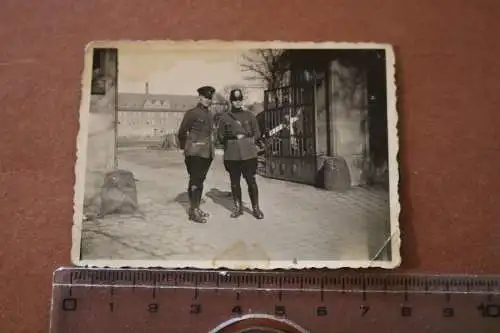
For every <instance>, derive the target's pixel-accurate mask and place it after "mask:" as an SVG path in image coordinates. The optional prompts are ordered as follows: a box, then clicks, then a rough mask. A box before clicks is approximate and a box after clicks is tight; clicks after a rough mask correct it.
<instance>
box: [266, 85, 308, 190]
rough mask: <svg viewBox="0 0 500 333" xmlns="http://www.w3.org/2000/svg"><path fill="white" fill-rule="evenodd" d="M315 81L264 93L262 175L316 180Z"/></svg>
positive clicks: (303, 180) (292, 179) (295, 180)
mask: <svg viewBox="0 0 500 333" xmlns="http://www.w3.org/2000/svg"><path fill="white" fill-rule="evenodd" d="M315 95H316V92H315V84H314V82H303V83H300V84H296V85H290V86H283V87H279V88H277V89H269V90H266V91H265V92H264V122H265V136H266V138H267V140H266V149H265V153H264V158H263V159H264V161H263V162H264V165H263V166H262V167H261V168H260V174H261V175H262V176H264V177H269V178H275V179H281V180H288V181H293V182H298V183H305V184H311V185H314V184H315V183H316V174H317V166H316V164H317V161H316V124H315V123H316V121H315V120H316V119H315V118H316V110H315V105H316V103H315Z"/></svg>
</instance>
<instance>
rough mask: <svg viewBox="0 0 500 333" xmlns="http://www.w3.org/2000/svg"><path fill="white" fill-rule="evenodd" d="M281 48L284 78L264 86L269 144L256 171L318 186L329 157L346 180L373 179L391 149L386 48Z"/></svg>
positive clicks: (353, 182)
mask: <svg viewBox="0 0 500 333" xmlns="http://www.w3.org/2000/svg"><path fill="white" fill-rule="evenodd" d="M285 54H286V61H287V62H288V63H289V75H288V79H287V80H285V81H284V82H282V83H281V85H280V86H279V87H275V88H274V89H268V90H266V92H265V101H264V104H265V106H264V113H263V115H261V116H260V118H261V121H262V122H263V123H264V127H265V133H266V136H267V142H268V149H267V150H266V156H265V168H264V169H263V171H262V172H261V174H262V175H263V176H267V177H271V178H277V179H283V180H290V181H296V182H302V183H308V184H315V185H319V184H318V183H319V182H321V175H322V173H323V172H324V168H325V161H333V163H334V164H336V165H337V166H338V165H343V167H341V169H344V170H345V172H344V173H343V174H342V177H344V178H345V179H344V183H348V184H349V186H359V185H367V184H373V183H374V182H377V181H378V179H377V177H375V174H376V170H380V168H383V167H384V165H386V164H387V155H388V147H387V118H386V115H387V111H386V107H387V101H386V97H387V96H386V78H385V70H386V69H385V55H384V50H286V51H285ZM262 118H263V119H262ZM339 162H340V164H339Z"/></svg>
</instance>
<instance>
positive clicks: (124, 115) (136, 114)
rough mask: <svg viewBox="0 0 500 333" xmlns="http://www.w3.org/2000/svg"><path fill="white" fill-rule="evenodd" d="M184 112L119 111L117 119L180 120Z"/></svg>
mask: <svg viewBox="0 0 500 333" xmlns="http://www.w3.org/2000/svg"><path fill="white" fill-rule="evenodd" d="M183 116H184V112H146V111H126V112H123V111H120V112H118V118H120V119H129V118H148V119H151V118H157V119H158V118H182V117H183Z"/></svg>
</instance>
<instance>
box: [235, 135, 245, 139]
mask: <svg viewBox="0 0 500 333" xmlns="http://www.w3.org/2000/svg"><path fill="white" fill-rule="evenodd" d="M244 137H245V136H244V135H243V134H236V139H238V140H239V139H243V138H244Z"/></svg>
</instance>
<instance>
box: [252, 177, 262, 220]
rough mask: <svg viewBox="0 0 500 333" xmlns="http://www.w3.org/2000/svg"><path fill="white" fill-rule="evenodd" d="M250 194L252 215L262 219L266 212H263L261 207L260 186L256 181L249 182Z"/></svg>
mask: <svg viewBox="0 0 500 333" xmlns="http://www.w3.org/2000/svg"><path fill="white" fill-rule="evenodd" d="M248 195H249V196H250V201H251V202H252V215H253V216H254V217H255V218H256V219H259V220H262V219H263V218H264V213H262V211H261V210H260V207H259V188H258V186H257V183H256V182H255V181H253V182H250V183H249V184H248Z"/></svg>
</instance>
